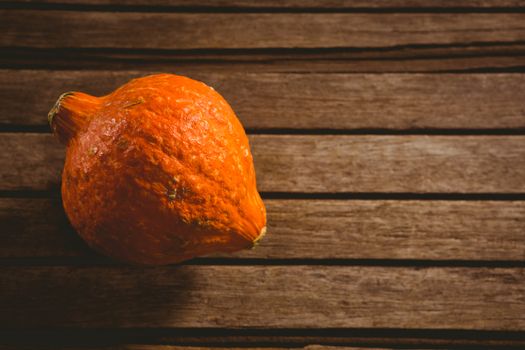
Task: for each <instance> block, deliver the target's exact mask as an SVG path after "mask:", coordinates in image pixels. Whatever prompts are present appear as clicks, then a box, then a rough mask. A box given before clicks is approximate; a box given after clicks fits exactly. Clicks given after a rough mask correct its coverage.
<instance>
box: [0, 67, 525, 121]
mask: <svg viewBox="0 0 525 350" xmlns="http://www.w3.org/2000/svg"><path fill="white" fill-rule="evenodd" d="M235 70H236V68H235V67H232V68H231V70H230V71H227V72H226V71H225V72H219V73H217V72H203V71H199V70H198V69H195V67H194V68H193V69H190V70H176V71H175V72H176V73H179V74H187V75H190V76H191V77H193V78H195V79H198V80H202V81H204V82H206V83H207V84H209V85H211V86H213V87H214V88H216V89H217V90H218V91H219V92H220V93H221V94H223V95H224V96H225V98H226V99H227V100H228V101H229V102H230V103H231V104H232V107H233V108H234V110H235V111H236V112H237V114H238V116H239V118H240V119H241V121H242V122H243V124H244V126H245V127H247V128H253V129H257V128H287V129H297V128H298V129H315V128H325V129H363V128H369V129H375V128H379V129H397V130H399V129H417V128H445V129H456V128H459V129H467V128H476V129H487V128H523V127H525V102H524V101H525V91H524V89H522V86H524V85H525V74H381V75H377V74H333V73H329V74H328V73H325V74H295V73H240V72H238V71H235ZM147 74H148V72H144V71H142V72H141V71H97V70H89V71H78V70H76V71H49V70H0V97H1V98H2V101H3V103H2V104H1V105H0V123H2V124H6V125H45V124H46V123H47V112H48V111H49V109H50V108H51V106H53V104H54V102H55V100H56V99H57V97H58V96H59V95H60V94H61V93H63V92H65V91H71V90H80V91H85V92H88V93H90V94H93V95H104V94H107V93H109V92H111V91H113V90H114V89H116V88H117V87H118V86H120V85H121V84H123V83H125V82H127V81H128V80H130V79H132V78H134V77H138V76H142V75H147Z"/></svg>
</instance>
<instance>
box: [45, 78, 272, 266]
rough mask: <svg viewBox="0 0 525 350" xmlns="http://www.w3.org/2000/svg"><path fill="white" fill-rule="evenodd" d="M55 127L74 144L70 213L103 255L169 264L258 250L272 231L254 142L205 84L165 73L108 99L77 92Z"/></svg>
mask: <svg viewBox="0 0 525 350" xmlns="http://www.w3.org/2000/svg"><path fill="white" fill-rule="evenodd" d="M48 120H49V123H50V125H51V128H52V129H53V132H54V134H55V135H56V136H57V137H58V139H59V140H60V141H61V142H62V143H63V144H65V145H66V146H67V151H66V159H65V165H64V170H63V173H62V201H63V206H64V210H65V212H66V214H67V216H68V218H69V220H70V222H71V224H72V226H73V227H74V228H75V230H76V231H77V232H78V233H79V235H80V236H81V237H82V238H83V239H84V240H85V241H86V242H87V243H88V245H90V246H91V247H93V248H94V249H96V250H98V251H100V252H102V253H104V254H106V255H108V256H110V257H113V258H115V259H118V260H121V261H126V262H130V263H135V264H145V265H161V264H171V263H177V262H181V261H184V260H186V259H190V258H193V257H196V256H201V255H205V254H210V253H215V252H234V251H237V250H241V249H245V248H251V247H253V246H254V244H255V243H256V242H257V241H258V240H259V239H260V238H261V237H262V236H263V235H264V233H265V232H266V210H265V207H264V204H263V202H262V200H261V197H260V196H259V193H258V192H257V188H256V181H255V170H254V166H253V159H252V155H251V152H250V147H249V143H248V138H247V136H246V134H245V131H244V129H243V127H242V125H241V123H240V121H239V120H238V119H237V117H236V116H235V113H234V112H233V110H232V109H231V107H230V106H229V105H228V103H227V102H226V101H225V100H224V98H223V97H222V96H221V95H219V93H217V92H216V91H215V90H214V89H213V88H211V87H208V86H207V85H205V84H204V83H201V82H198V81H196V80H192V79H190V78H187V77H183V76H177V75H171V74H159V75H151V76H147V77H143V78H138V79H134V80H132V81H130V82H128V83H127V84H125V85H123V86H122V87H120V88H118V89H117V90H115V91H114V92H112V93H111V94H109V95H107V96H103V97H94V96H90V95H88V94H85V93H81V92H67V93H65V94H63V95H62V96H60V98H59V99H58V101H57V102H56V104H55V105H54V107H53V108H52V109H51V111H50V112H49V115H48Z"/></svg>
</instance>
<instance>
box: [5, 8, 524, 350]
mask: <svg viewBox="0 0 525 350" xmlns="http://www.w3.org/2000/svg"><path fill="white" fill-rule="evenodd" d="M0 50H1V51H0V101H1V103H0V130H1V133H0V148H1V150H2V152H1V153H0V178H1V183H0V220H1V227H0V228H1V232H0V329H1V331H0V348H1V349H35V348H50V349H95V348H103V349H136V350H138V349H154V350H168V349H170V350H173V349H194V350H198V349H214V348H244V349H256V348H272V349H277V348H303V349H308V350H320V349H325V350H326V349H334V350H342V349H349V348H352V347H353V348H356V347H365V348H426V349H429V348H466V347H468V348H476V349H478V348H491V349H492V348H516V349H523V348H525V333H524V331H525V1H520V0H501V1H496V0H464V1H437V0H435V1H432V0H430V1H423V0H382V1H380V0H378V1H361V0H358V1H343V0H341V1H337V0H321V1H313V0H306V1H293V0H264V1H257V2H255V1H254V2H252V1H248V0H219V1H212V0H205V1H195V0H152V1H147V0H80V1H73V0H27V1H20V2H9V1H3V0H1V1H0ZM152 72H172V73H177V74H183V75H188V76H190V77H193V78H196V79H200V80H202V81H205V82H206V83H208V84H210V85H211V86H214V87H215V88H216V89H217V90H218V91H219V92H221V93H222V94H223V95H224V96H225V97H226V98H227V99H228V101H230V102H231V104H232V106H233V108H234V109H235V110H236V111H237V113H238V116H239V118H240V119H241V121H242V122H243V124H244V125H245V127H246V129H247V131H248V133H249V134H250V142H251V145H252V149H253V153H254V157H255V163H256V168H257V175H258V184H259V189H260V191H261V192H262V195H263V197H264V199H265V203H266V205H267V208H268V220H269V230H268V232H269V233H268V235H267V237H266V238H265V239H264V241H263V242H262V243H261V245H260V246H259V247H258V248H257V249H255V250H252V251H246V252H241V253H238V254H233V255H216V256H210V257H204V258H199V259H194V260H192V261H190V262H187V263H184V264H182V265H179V266H167V267H158V268H138V267H130V266H126V265H123V264H119V263H116V262H113V261H111V260H109V259H107V258H104V257H101V256H99V255H96V254H95V253H93V252H92V251H90V250H89V249H87V248H86V246H85V244H84V243H83V242H82V241H81V240H80V239H79V238H78V237H77V236H76V235H75V233H74V232H73V230H72V229H71V228H70V226H69V224H68V223H67V219H66V218H65V215H64V213H63V210H62V208H61V204H60V197H59V191H58V188H59V181H60V179H59V177H60V171H61V168H62V164H63V159H64V149H63V147H62V146H61V145H59V144H58V142H57V141H55V140H54V139H53V137H52V135H51V134H50V130H49V128H48V126H47V125H46V122H47V120H46V115H47V111H48V110H49V109H50V107H51V106H52V104H53V102H54V101H55V100H56V98H57V97H58V96H59V95H60V94H61V93H62V92H65V91H69V90H81V91H85V92H88V93H91V94H95V95H96V94H100V95H101V94H105V93H108V92H110V91H111V90H113V89H114V88H116V87H118V86H119V85H121V84H122V83H124V82H126V81H128V80H129V79H131V78H133V77H137V76H142V75H146V74H148V73H152ZM332 347H333V348H332Z"/></svg>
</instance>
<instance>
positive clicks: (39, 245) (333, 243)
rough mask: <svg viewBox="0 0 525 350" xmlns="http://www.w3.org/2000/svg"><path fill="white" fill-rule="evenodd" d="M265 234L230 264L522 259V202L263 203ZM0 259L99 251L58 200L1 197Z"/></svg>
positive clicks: (85, 255) (89, 256)
mask: <svg viewBox="0 0 525 350" xmlns="http://www.w3.org/2000/svg"><path fill="white" fill-rule="evenodd" d="M265 204H266V208H267V211H268V227H269V230H268V232H269V233H268V234H267V235H266V237H265V238H264V240H262V241H261V243H260V244H259V245H258V246H257V248H256V249H254V250H249V251H243V252H238V253H236V254H231V255H215V257H218V256H220V257H228V258H233V259H243V258H256V259H385V260H386V259H416V260H418V259H419V260H477V261H479V260H485V261H491V260H496V261H501V260H505V261H523V260H525V202H523V201H407V200H390V201H385V200H265ZM0 221H1V222H2V223H3V224H2V226H3V228H2V230H1V231H2V233H1V234H0V239H1V241H2V245H0V258H17V259H19V258H30V259H31V258H57V257H60V258H63V257H70V258H82V259H83V261H85V262H87V263H89V262H90V261H93V260H94V259H96V257H97V254H96V253H95V252H94V251H92V250H90V249H89V248H88V247H87V246H86V245H85V244H84V243H83V242H82V241H81V239H80V238H79V237H78V236H77V235H76V234H75V232H74V230H73V229H72V228H71V227H70V225H69V224H68V222H67V219H66V217H65V214H64V213H63V209H62V205H61V202H60V199H59V198H55V199H45V198H32V199H23V198H2V199H0Z"/></svg>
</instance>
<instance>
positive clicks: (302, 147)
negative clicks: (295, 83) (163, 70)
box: [0, 133, 525, 193]
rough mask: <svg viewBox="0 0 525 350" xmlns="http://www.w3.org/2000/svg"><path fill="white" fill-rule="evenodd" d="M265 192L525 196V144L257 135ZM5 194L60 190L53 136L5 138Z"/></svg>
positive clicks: (59, 152)
mask: <svg viewBox="0 0 525 350" xmlns="http://www.w3.org/2000/svg"><path fill="white" fill-rule="evenodd" d="M250 143H251V147H252V151H253V155H254V160H255V168H256V172H257V175H258V177H257V183H258V188H259V190H260V191H262V192H311V193H325V192H334V193H337V192H339V193H340V192H356V193H370V192H380V193H406V192H411V193H412V192H414V193H456V192H457V193H491V192H492V193H523V192H525V163H524V162H523V159H525V136H522V135H514V136H512V135H511V136H418V135H409V136H382V135H251V136H250ZM0 147H1V149H3V150H4V152H2V154H1V155H0V179H1V187H0V190H46V189H57V187H58V183H59V181H60V173H61V169H62V166H63V158H64V153H65V150H64V148H63V146H62V145H60V144H59V143H58V141H56V140H54V138H53V136H52V135H50V134H25V133H3V134H0Z"/></svg>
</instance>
